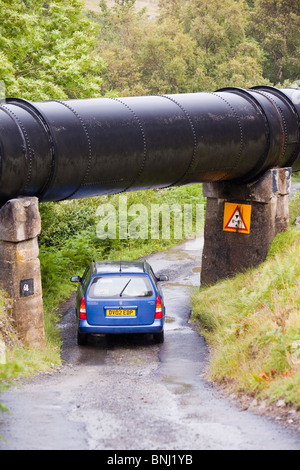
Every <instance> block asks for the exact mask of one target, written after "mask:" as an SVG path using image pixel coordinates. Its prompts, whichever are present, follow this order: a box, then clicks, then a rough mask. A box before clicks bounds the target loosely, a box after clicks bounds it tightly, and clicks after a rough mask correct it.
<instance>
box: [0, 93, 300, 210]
mask: <svg viewBox="0 0 300 470" xmlns="http://www.w3.org/2000/svg"><path fill="white" fill-rule="evenodd" d="M0 162H1V164H0V205H3V204H4V203H5V202H7V201H8V200H9V199H12V198H15V197H18V196H37V197H38V198H39V200H40V201H58V200H63V199H75V198H82V197H89V196H96V195H104V194H113V193H120V192H124V191H133V190H142V189H149V188H163V187H170V186H178V185H185V184H193V183H201V182H209V181H211V182H212V181H236V182H248V181H252V180H255V179H256V178H257V177H259V176H260V175H261V174H263V173H264V172H265V171H266V170H268V169H270V168H274V167H292V168H293V171H297V170H300V89H299V88H286V89H281V90H279V89H276V88H273V87H266V86H265V87H263V86H262V87H254V88H252V89H249V90H244V89H240V88H224V89H221V90H218V91H216V92H214V93H195V94H181V95H180V94H178V95H163V96H147V97H131V98H118V99H117V98H99V99H86V100H67V101H57V100H52V101H45V102H36V103H32V102H29V101H26V100H23V99H20V98H8V99H6V100H5V101H4V102H2V103H1V105H0Z"/></svg>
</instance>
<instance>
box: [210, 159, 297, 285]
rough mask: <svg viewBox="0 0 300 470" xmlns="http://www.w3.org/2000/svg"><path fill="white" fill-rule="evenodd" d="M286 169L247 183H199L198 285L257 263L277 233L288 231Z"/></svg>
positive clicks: (289, 185) (288, 184)
mask: <svg viewBox="0 0 300 470" xmlns="http://www.w3.org/2000/svg"><path fill="white" fill-rule="evenodd" d="M290 187H291V168H278V169H277V168H275V169H272V170H269V171H267V172H266V173H265V174H264V175H263V176H262V177H261V178H259V179H258V180H257V181H255V182H253V183H248V184H240V185H237V184H234V183H228V182H216V183H204V184H203V194H204V196H206V197H207V208H206V217H205V229H204V248H203V255H202V271H201V285H202V286H205V285H210V284H213V283H215V282H216V281H218V280H219V279H223V278H226V277H231V276H234V275H235V274H237V273H239V272H243V271H244V270H246V269H247V268H250V267H253V266H257V265H259V264H260V263H262V262H263V261H264V260H265V259H266V256H267V254H268V251H269V248H270V245H271V243H272V240H273V239H274V237H275V236H276V235H277V233H279V232H282V231H284V230H286V229H287V228H288V226H289V210H288V197H289V192H290Z"/></svg>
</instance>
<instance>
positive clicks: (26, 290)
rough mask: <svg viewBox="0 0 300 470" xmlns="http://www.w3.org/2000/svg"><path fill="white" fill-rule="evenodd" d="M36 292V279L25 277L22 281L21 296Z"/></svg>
mask: <svg viewBox="0 0 300 470" xmlns="http://www.w3.org/2000/svg"><path fill="white" fill-rule="evenodd" d="M33 294H34V280H33V279H25V280H22V281H20V296H21V297H29V296H30V295H33Z"/></svg>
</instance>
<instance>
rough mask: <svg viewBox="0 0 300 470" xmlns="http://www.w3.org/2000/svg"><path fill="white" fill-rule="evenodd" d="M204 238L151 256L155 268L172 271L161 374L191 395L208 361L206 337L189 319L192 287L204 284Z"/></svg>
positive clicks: (168, 383)
mask: <svg viewBox="0 0 300 470" xmlns="http://www.w3.org/2000/svg"><path fill="white" fill-rule="evenodd" d="M202 249H203V238H197V239H193V240H188V241H187V242H185V243H182V244H180V245H178V246H176V247H174V248H171V249H170V250H168V252H167V253H166V254H163V256H162V255H161V254H155V255H152V256H151V257H149V258H148V260H149V262H150V264H151V265H152V267H153V269H154V270H155V271H156V272H158V271H161V272H166V273H167V274H168V270H169V269H170V273H169V281H168V282H165V283H164V284H163V285H162V287H163V292H164V298H165V304H166V323H165V342H164V344H162V345H161V346H160V353H159V357H160V366H159V369H158V371H157V377H158V378H159V380H161V382H162V383H164V384H165V385H166V386H167V387H168V388H169V389H170V390H171V391H172V392H173V393H174V394H175V395H185V399H188V395H189V394H190V393H192V391H193V390H194V388H195V386H196V385H197V384H198V382H199V380H200V377H201V375H202V374H203V372H204V369H205V367H206V365H207V358H208V355H207V348H206V343H205V340H204V338H203V337H201V336H199V334H198V332H197V331H195V330H193V328H192V327H191V325H190V323H189V319H190V313H191V305H190V294H191V289H192V288H194V287H199V286H200V272H201V258H202Z"/></svg>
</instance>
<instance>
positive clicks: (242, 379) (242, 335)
mask: <svg viewBox="0 0 300 470" xmlns="http://www.w3.org/2000/svg"><path fill="white" fill-rule="evenodd" d="M290 214H291V219H292V220H291V228H290V229H289V230H288V231H287V232H285V233H282V234H280V235H278V236H277V237H276V238H275V240H274V241H273V244H272V246H271V249H270V252H269V255H268V258H267V260H266V261H265V262H264V263H262V264H261V265H260V266H259V267H257V268H255V269H251V270H249V271H247V272H246V273H245V274H240V275H237V276H236V277H234V278H232V279H226V280H223V281H220V282H218V283H217V284H215V285H213V286H210V287H207V288H201V289H200V290H199V291H196V292H194V294H193V297H192V306H193V316H192V319H193V321H194V322H195V323H196V324H197V325H198V327H199V330H200V331H201V333H203V334H204V335H205V337H206V340H207V342H208V344H209V345H210V347H211V356H210V359H211V360H210V365H209V370H208V377H209V378H210V379H211V380H213V381H214V382H216V383H219V384H223V385H225V387H226V388H227V390H228V391H229V392H231V393H235V394H248V395H250V396H252V397H255V398H256V399H258V400H265V401H267V402H268V403H269V404H272V403H275V402H277V403H278V400H283V401H284V403H285V404H289V405H291V406H293V407H294V408H296V409H300V290H299V286H300V263H299V259H300V229H295V228H292V227H293V225H292V224H293V220H294V218H295V216H296V215H299V214H300V197H299V195H298V194H297V195H296V196H295V198H294V199H293V201H292V202H291V204H290Z"/></svg>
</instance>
